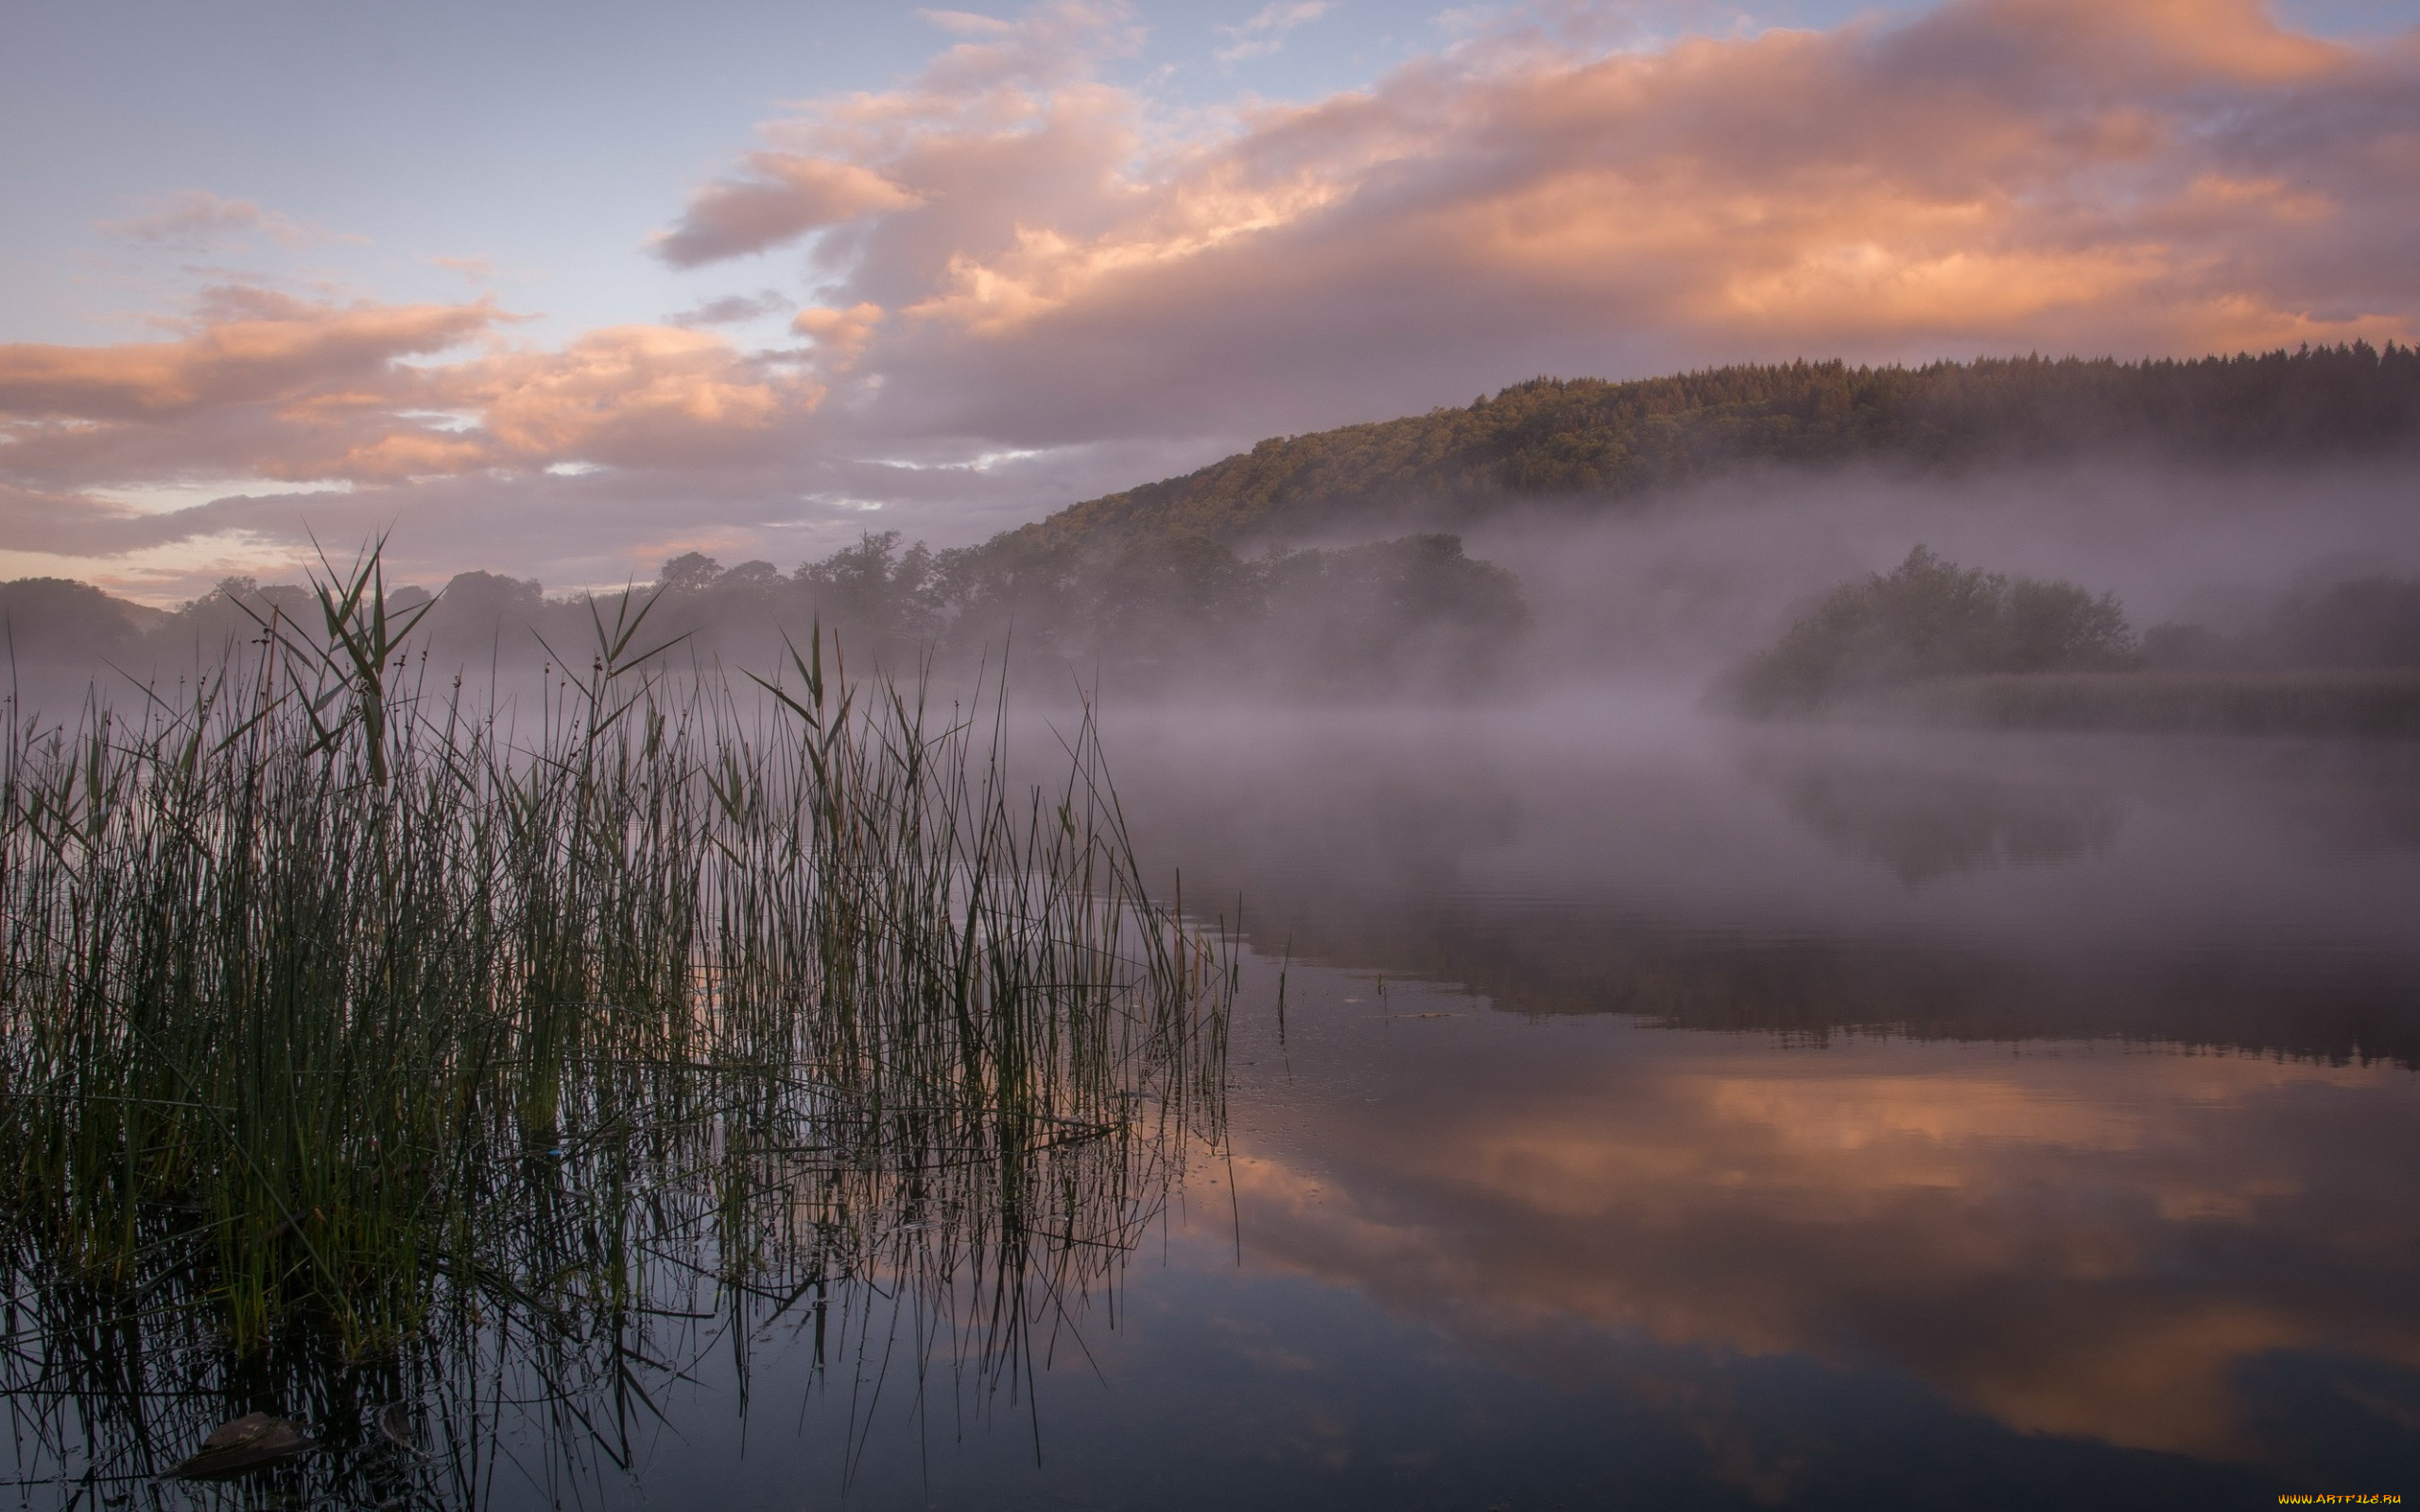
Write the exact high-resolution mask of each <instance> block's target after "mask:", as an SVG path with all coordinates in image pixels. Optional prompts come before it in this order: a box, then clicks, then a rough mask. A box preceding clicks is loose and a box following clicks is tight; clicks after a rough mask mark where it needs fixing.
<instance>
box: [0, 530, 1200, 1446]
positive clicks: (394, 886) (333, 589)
mask: <svg viewBox="0 0 2420 1512" xmlns="http://www.w3.org/2000/svg"><path fill="white" fill-rule="evenodd" d="M388 605H389V595H388V594H387V593H386V592H385V585H384V583H383V581H382V578H381V570H380V567H379V563H378V561H377V558H375V556H374V555H373V556H372V557H371V558H368V559H367V560H365V561H364V562H363V563H361V564H360V566H359V567H358V569H357V570H355V571H354V572H353V573H351V574H349V575H346V576H343V577H342V578H341V580H332V581H330V582H327V583H324V584H321V585H320V587H319V589H318V591H317V594H316V603H315V606H314V607H315V608H316V610H317V615H318V623H316V624H297V623H295V622H293V621H292V620H290V619H288V618H287V617H286V616H285V615H283V614H280V613H272V614H270V615H268V616H267V617H265V619H264V620H263V622H262V623H261V625H260V626H259V627H258V633H257V634H256V635H255V637H254V639H253V643H252V644H251V647H250V654H249V655H248V656H247V657H246V658H245V659H244V660H242V661H239V662H231V663H229V664H227V665H224V666H222V667H219V668H217V669H216V670H215V671H213V672H212V673H211V674H210V675H209V676H208V677H206V678H204V679H200V680H199V681H198V682H194V683H188V684H186V685H184V686H183V687H182V688H176V689H154V690H153V691H152V693H151V695H150V696H149V698H148V700H147V702H146V703H145V704H143V705H142V706H140V707H138V708H136V709H133V710H132V711H126V710H121V709H113V708H111V707H109V706H106V705H104V704H102V703H100V702H98V701H95V702H94V703H93V704H91V705H89V706H88V708H87V711H86V713H85V714H84V715H83V717H82V718H81V720H80V721H78V722H77V723H75V724H72V725H70V724H61V723H45V722H43V721H41V720H38V719H36V718H34V717H32V716H30V715H29V714H27V713H25V712H23V711H20V710H19V709H17V708H16V707H15V705H14V704H13V702H12V703H11V704H10V705H9V708H8V710H7V712H6V723H5V726H0V735H5V746H0V917H5V921H6V929H7V937H6V942H5V955H0V1143H5V1147H6V1148H8V1149H9V1151H10V1154H11V1160H10V1161H9V1169H8V1171H7V1172H6V1173H5V1175H0V1282H4V1283H5V1286H6V1290H7V1295H8V1297H9V1321H8V1323H7V1325H6V1332H7V1335H8V1337H7V1341H6V1342H7V1345H8V1352H7V1354H6V1357H5V1360H6V1363H5V1365H0V1383H4V1384H5V1386H6V1388H7V1390H8V1392H9V1399H10V1400H11V1403H12V1409H11V1410H12V1413H13V1414H14V1415H15V1417H16V1418H17V1426H18V1430H19V1433H20V1436H21V1439H23V1440H29V1441H32V1442H36V1443H41V1444H46V1445H48V1446H49V1450H48V1452H49V1453H50V1454H51V1456H52V1460H51V1463H52V1465H53V1468H54V1469H57V1470H58V1471H59V1473H61V1475H64V1476H68V1477H71V1478H72V1477H74V1476H76V1475H84V1476H88V1477H101V1478H104V1479H112V1478H113V1479H118V1480H125V1479H132V1478H140V1477H141V1476H143V1475H146V1474H148V1473H152V1472H156V1471H157V1470H159V1469H164V1468H165V1467H166V1465H167V1464H168V1463H170V1462H171V1461H173V1460H175V1459H177V1458H179V1457H181V1456H182V1453H183V1452H185V1451H187V1450H189V1449H190V1448H191V1447H192V1446H193V1444H194V1443H196V1442H198V1441H199V1437H200V1435H201V1433H202V1432H204V1431H206V1430H207V1429H208V1428H209V1426H210V1425H211V1424H212V1423H213V1422H216V1421H217V1420H218V1418H219V1417H232V1416H234V1415H235V1414H236V1413H238V1412H242V1411H249V1410H251V1409H254V1408H274V1409H277V1410H281V1411H287V1412H293V1411H307V1412H311V1413H314V1414H316V1415H317V1416H318V1417H320V1429H321V1430H322V1431H327V1430H330V1429H331V1428H333V1429H335V1430H337V1432H338V1436H339V1438H341V1436H342V1433H343V1431H345V1430H347V1429H350V1430H351V1431H352V1432H353V1434H354V1438H355V1439H356V1440H358V1441H359V1442H360V1443H361V1444H366V1445H368V1446H370V1447H371V1448H373V1449H374V1448H375V1447H376V1442H377V1439H376V1435H372V1434H371V1433H370V1432H369V1424H370V1422H371V1411H370V1410H371V1409H372V1407H374V1406H376V1405H377V1404H378V1402H379V1401H381V1400H406V1401H408V1402H412V1403H416V1404H426V1405H427V1406H428V1407H429V1408H430V1409H431V1410H435V1409H436V1408H438V1407H442V1408H443V1410H444V1412H445V1413H448V1414H452V1415H454V1417H456V1418H461V1417H464V1415H467V1418H468V1419H476V1418H477V1417H478V1416H479V1414H480V1412H481V1411H483V1410H485V1411H490V1412H493V1410H494V1408H495V1405H496V1403H497V1402H498V1401H499V1400H503V1399H504V1398H507V1397H510V1398H511V1399H512V1400H518V1401H522V1402H524V1403H525V1405H526V1404H527V1402H529V1401H544V1402H548V1403H552V1404H553V1405H552V1406H551V1407H548V1408H546V1409H545V1410H547V1411H551V1412H554V1413H557V1414H558V1415H559V1416H562V1417H563V1418H564V1422H563V1423H562V1426H563V1427H565V1428H566V1429H568V1428H570V1427H571V1426H573V1424H574V1423H575V1422H577V1424H578V1425H579V1428H580V1432H579V1433H578V1434H575V1435H573V1436H575V1437H579V1438H583V1439H587V1440H593V1441H594V1442H596V1443H599V1444H604V1445H606V1446H607V1449H606V1451H605V1452H608V1453H611V1452H613V1451H612V1450H611V1443H612V1440H613V1436H614V1435H613V1434H612V1433H611V1432H608V1429H609V1428H610V1427H611V1425H612V1424H613V1423H614V1422H616V1421H625V1422H626V1419H627V1417H628V1415H629V1414H630V1413H631V1412H633V1411H637V1410H639V1407H640V1406H641V1405H643V1404H644V1402H645V1401H646V1399H647V1391H646V1388H645V1386H644V1384H643V1378H644V1377H645V1376H647V1375H648V1372H650V1371H652V1372H654V1374H655V1375H656V1376H657V1377H659V1378H661V1376H662V1374H663V1371H664V1370H665V1369H672V1368H673V1367H671V1366H666V1365H665V1355H666V1350H665V1349H663V1348H662V1347H661V1337H660V1336H661V1335H663V1334H664V1333H665V1332H666V1331H667V1330H670V1331H686V1332H689V1333H693V1334H694V1333H696V1332H699V1331H700V1328H702V1327H705V1326H706V1325H705V1324H702V1323H701V1322H700V1320H701V1319H703V1320H709V1321H711V1320H713V1319H716V1318H717V1317H720V1318H722V1319H723V1320H724V1322H723V1324H721V1325H716V1327H717V1329H718V1330H719V1332H717V1337H720V1338H722V1339H723V1341H724V1344H725V1346H726V1347H728V1348H734V1349H744V1343H745V1340H746V1339H747V1338H748V1337H750V1336H752V1332H753V1331H755V1330H758V1329H760V1328H762V1327H764V1326H767V1320H768V1319H769V1318H781V1317H787V1318H789V1319H790V1320H791V1322H792V1323H793V1324H794V1325H795V1326H797V1327H799V1328H802V1329H806V1330H810V1331H811V1332H813V1335H814V1338H815V1341H816V1345H817V1347H818V1349H819V1353H821V1350H822V1349H825V1348H826V1347H827V1345H829V1346H831V1347H834V1348H837V1347H838V1341H839V1339H840V1338H841V1336H842V1335H844V1334H845V1333H846V1332H847V1330H848V1327H849V1326H850V1325H849V1320H850V1319H852V1318H854V1319H856V1325H857V1326H858V1327H861V1328H863V1327H871V1326H873V1325H872V1323H871V1320H872V1319H873V1317H874V1315H875V1314H877V1313H878V1314H881V1315H883V1316H884V1317H886V1318H889V1319H890V1323H889V1324H887V1325H885V1326H899V1327H906V1328H907V1329H908V1332H909V1333H910V1334H911V1335H912V1336H913V1337H914V1339H915V1341H916V1345H915V1348H914V1349H910V1350H909V1351H908V1353H909V1354H911V1355H914V1356H915V1357H916V1358H918V1359H920V1360H921V1359H922V1357H923V1356H924V1355H925V1354H926V1353H929V1352H930V1351H931V1350H933V1349H936V1348H941V1349H943V1350H944V1353H945V1355H946V1357H947V1358H948V1359H949V1360H950V1361H951V1362H953V1366H954V1368H955V1369H956V1370H957V1371H958V1372H959V1374H961V1375H964V1376H968V1377H970V1378H974V1379H977V1380H978V1381H980V1382H987V1383H994V1384H999V1383H1011V1384H1012V1383H1013V1382H1014V1380H1015V1378H1016V1372H1017V1370H1018V1369H1019V1368H1020V1367H1021V1366H1022V1365H1023V1364H1024V1363H1026V1354H1025V1351H1026V1349H1027V1348H1028V1344H1027V1340H1028V1336H1029V1332H1031V1331H1033V1330H1034V1329H1036V1328H1042V1329H1045V1330H1047V1329H1048V1328H1049V1327H1050V1326H1051V1325H1052V1324H1053V1321H1054V1319H1058V1318H1060V1317H1062V1316H1063V1314H1064V1312H1065V1310H1066V1309H1067V1308H1069V1307H1070V1306H1071V1305H1072V1304H1073V1300H1074V1299H1075V1298H1077V1297H1080V1296H1081V1295H1082V1294H1083V1293H1084V1292H1085V1291H1086V1290H1087V1289H1089V1288H1091V1287H1094V1286H1097V1285H1100V1284H1107V1281H1108V1280H1109V1278H1110V1276H1111V1274H1112V1272H1114V1269H1115V1261H1116V1258H1117V1257H1118V1256H1120V1255H1122V1254H1123V1253H1124V1252H1125V1251H1126V1250H1127V1249H1128V1248H1130V1247H1131V1246H1132V1244H1133V1242H1134V1240H1135V1238H1136V1236H1137V1234H1138V1232H1139V1230H1140V1228H1141V1226H1142V1225H1143V1224H1144V1223H1146V1222H1147V1221H1148V1219H1149V1217H1150V1213H1151V1212H1152V1211H1156V1207H1157V1204H1158V1203H1159V1202H1160V1201H1161V1200H1162V1199H1163V1198H1164V1196H1165V1194H1166V1191H1167V1179H1168V1177H1169V1176H1170V1174H1171V1171H1172V1169H1173V1165H1172V1162H1173V1161H1175V1160H1180V1159H1181V1158H1182V1157H1181V1155H1180V1154H1177V1153H1173V1152H1175V1151H1176V1150H1177V1149H1178V1146H1180V1145H1181V1144H1182V1143H1183V1142H1184V1141H1186V1140H1188V1139H1201V1138H1205V1137H1206V1138H1209V1139H1212V1140H1214V1141H1215V1139H1216V1138H1217V1135H1218V1130H1219V1124H1220V1118H1221V1097H1222V1092H1223V1086H1224V1080H1223V1077H1224V1064H1223V1052H1224V1042H1225V1034H1226V1022H1227V1011H1228V1004H1229V1001H1230V997H1231V994H1232V991H1233V979H1232V974H1231V973H1232V965H1231V963H1230V961H1229V958H1228V954H1227V947H1226V946H1225V944H1224V943H1223V941H1222V939H1221V937H1220V936H1219V935H1218V934H1217V933H1216V932H1215V931H1209V930H1203V929H1201V928H1197V927H1195V926H1193V925H1191V924H1189V923H1187V922H1186V921H1185V920H1184V918H1183V917H1182V916H1181V915H1180V914H1179V913H1178V912H1177V911H1176V910H1175V909H1173V908H1171V907H1167V906H1163V905H1162V904H1161V903H1159V902H1155V901H1154V900H1153V898H1152V897H1151V895H1150V892H1149V891H1148V890H1147V888H1146V886H1145V885H1144V881H1143V878H1142V877H1141V875H1140V874H1139V872H1138V869H1137V867H1136V864H1135V861H1134V858H1133V853H1132V850H1131V848H1130V847H1129V846H1128V844H1127V841H1126V833H1125V829H1124V823H1123V819H1122V816H1120V814H1119V812H1118V808H1117V803H1116V800H1115V795H1114V794H1113V793H1112V792H1111V790H1110V788H1109V786H1108V783H1107V779H1106V774H1105V770H1104V767H1103V764H1102V761H1101V755H1100V751H1099V747H1098V743H1097V741H1096V740H1095V738H1094V735H1093V731H1092V728H1091V726H1090V723H1089V721H1085V722H1082V723H1081V724H1080V726H1079V727H1078V728H1077V729H1075V730H1073V731H1072V732H1071V733H1070V734H1069V735H1068V737H1067V740H1066V748H1065V755H1066V765H1065V767H1064V769H1063V775H1062V777H1061V779H1060V781H1059V782H1057V783H1056V784H1055V785H1054V786H1052V787H1050V788H1048V789H1044V788H1037V787H1032V786H1021V785H1019V783H1018V782H1016V781H1015V780H1013V779H1012V778H1011V774H1010V770H1009V767H1008V765H1006V759H1005V758H1006V753H1005V750H1004V748H1003V744H1002V743H1003V741H1004V739H1005V736H1004V734H1003V730H1004V728H1005V727H1004V725H1003V723H1002V722H1001V721H1000V719H999V718H998V713H999V711H998V709H997V707H996V704H992V705H986V706H982V707H978V708H974V709H953V710H951V711H950V713H949V714H948V715H947V716H946V717H942V716H939V715H936V714H935V713H932V712H930V711H928V710H926V709H925V707H924V706H923V704H922V702H921V701H920V699H919V696H918V694H917V692H916V691H915V690H914V689H913V688H912V687H908V686H900V685H894V684H891V683H888V682H882V681H860V682H856V683H852V682H850V681H849V680H848V679H847V678H846V677H845V676H844V675H843V672H842V669H841V668H840V667H839V666H838V663H837V662H836V661H835V660H834V659H833V658H832V656H831V655H830V650H829V647H828V646H827V645H826V644H824V643H823V642H822V640H821V637H820V636H815V637H810V639H809V640H808V641H807V643H806V644H804V645H802V646H800V647H798V648H797V649H796V651H795V653H794V654H793V655H792V657H791V659H790V661H789V663H788V665H787V668H786V669H785V675H784V676H780V677H770V678H767V679H761V680H758V679H752V680H751V681H749V682H747V683H745V684H743V685H742V687H744V688H745V689H746V690H747V691H746V692H745V693H743V692H741V691H740V689H738V688H735V687H733V686H732V685H730V684H728V683H725V682H722V681H719V680H713V679H707V680H698V679H669V678H666V677H661V676H658V675H656V674H655V673H653V672H652V671H651V670H650V667H651V664H652V662H651V658H650V653H652V652H654V651H656V650H657V649H658V648H659V644H658V643H657V642H655V641H653V640H652V639H650V632H651V631H652V629H653V627H652V626H650V625H649V624H648V620H647V616H646V615H645V614H644V612H628V611H626V612H625V613H624V614H623V615H622V616H621V617H620V618H619V619H616V618H614V616H613V615H612V614H611V613H609V612H607V611H605V610H599V611H598V612H597V613H596V617H595V619H594V621H593V624H592V627H591V628H592V630H593V634H594V640H595V644H594V646H593V648H591V649H590V651H589V654H588V657H587V660H588V662H589V665H588V667H587V668H586V669H585V671H583V672H577V673H575V672H571V671H568V670H563V671H558V670H557V669H556V668H554V667H550V668H549V669H548V670H549V673H550V680H549V682H548V684H547V690H546V692H545V694H544V696H543V698H542V699H541V700H540V701H539V703H538V705H537V706H536V707H535V708H531V709H523V710H521V711H520V712H519V713H518V715H517V716H516V714H515V713H514V711H513V710H512V709H510V708H509V707H506V708H499V707H496V706H494V705H492V704H491V705H489V706H485V707H473V706H471V704H470V702H469V699H468V696H466V695H465V694H464V693H463V692H462V685H461V683H460V681H459V679H450V680H449V681H447V682H444V683H441V684H440V685H438V686H435V687H430V686H425V685H423V682H422V681H421V680H420V679H418V678H417V677H414V676H412V675H410V674H408V673H406V671H405V670H403V669H405V668H406V667H407V666H409V665H410V664H411V663H410V662H409V659H408V657H407V656H406V652H405V639H404V638H405V636H406V633H407V632H408V631H409V630H410V629H411V628H412V627H413V626H412V624H411V623H410V617H409V615H407V614H406V615H404V616H400V617H399V616H396V615H393V614H390V613H389V608H388ZM423 664H424V663H423ZM987 742H988V744H987ZM961 1304H962V1305H961ZM903 1310H904V1313H903ZM903 1316H906V1317H907V1319H908V1321H907V1322H906V1323H904V1324H903V1323H902V1322H901V1319H902V1317H903ZM642 1366H645V1368H644V1369H643V1368H642ZM903 1368H904V1367H903ZM918 1368H921V1366H919V1367H918ZM673 1373H674V1374H676V1375H677V1373H678V1372H677V1369H674V1371H673ZM500 1393H501V1394H502V1396H500V1395H499V1394H500ZM481 1403H486V1404H487V1405H486V1407H485V1408H484V1409H483V1408H482V1407H481V1405H480V1404H481ZM412 1410H413V1413H414V1414H417V1413H419V1412H420V1411H421V1410H422V1408H421V1407H420V1406H417V1405H416V1406H415V1407H414V1408H413V1409H412ZM531 1410H536V1409H531ZM456 1426H457V1429H459V1427H460V1423H459V1422H457V1425H456ZM389 1436H391V1435H389ZM393 1447H394V1446H392V1445H390V1446H389V1448H393ZM456 1447H457V1448H460V1447H461V1444H460V1443H459V1441H457V1445H456ZM365 1452H366V1451H365ZM368 1463H370V1461H368V1460H364V1459H363V1458H362V1457H361V1455H358V1454H356V1455H353V1456H351V1457H347V1456H343V1455H338V1456H336V1457H334V1458H332V1459H330V1460H329V1461H328V1467H331V1468H323V1469H320V1470H315V1471H313V1472H312V1473H314V1474H320V1475H323V1476H324V1475H338V1476H342V1475H352V1474H355V1473H368V1471H366V1470H363V1469H362V1466H363V1465H365V1464H368ZM426 1463H427V1462H426V1461H425V1460H424V1458H423V1459H414V1458H413V1457H412V1456H411V1455H409V1454H404V1455H403V1456H402V1458H401V1459H399V1460H397V1461H396V1462H395V1465H390V1466H389V1469H397V1467H403V1468H411V1467H420V1468H419V1469H412V1473H413V1474H416V1475H417V1474H423V1472H424V1471H425V1466H426ZM445 1464H446V1466H447V1469H446V1470H445V1473H446V1474H450V1475H454V1476H456V1477H460V1476H465V1475H475V1474H476V1473H477V1472H478V1471H477V1464H478V1460H477V1456H476V1455H472V1456H470V1457H469V1458H465V1457H463V1456H462V1455H460V1454H457V1455H455V1456H454V1457H453V1458H451V1459H450V1460H447V1461H445ZM397 1472H398V1473H401V1470H400V1469H398V1470H397ZM381 1473H384V1472H381ZM431 1473H433V1472H431ZM459 1488H460V1487H457V1489H459ZM430 1494H435V1491H434V1490H431V1491H430Z"/></svg>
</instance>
